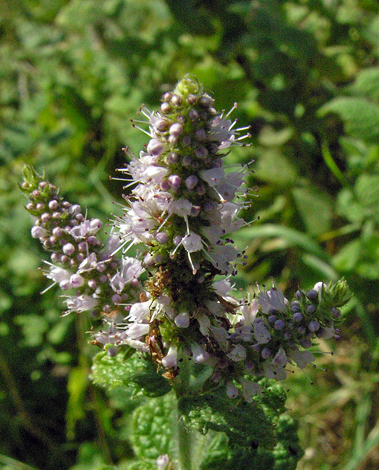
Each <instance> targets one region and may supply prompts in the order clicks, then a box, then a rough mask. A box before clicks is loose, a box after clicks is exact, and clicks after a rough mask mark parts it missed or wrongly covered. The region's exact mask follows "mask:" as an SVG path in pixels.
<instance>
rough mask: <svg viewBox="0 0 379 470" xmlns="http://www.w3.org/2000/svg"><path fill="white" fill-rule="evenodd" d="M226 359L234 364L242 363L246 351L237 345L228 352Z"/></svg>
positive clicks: (240, 345)
mask: <svg viewBox="0 0 379 470" xmlns="http://www.w3.org/2000/svg"><path fill="white" fill-rule="evenodd" d="M228 357H229V358H230V359H231V360H232V361H234V362H239V361H243V360H245V359H246V349H245V348H244V347H243V346H242V344H237V345H236V346H234V348H233V349H232V350H231V351H230V353H229V354H228Z"/></svg>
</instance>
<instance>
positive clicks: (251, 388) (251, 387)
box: [240, 379, 262, 403]
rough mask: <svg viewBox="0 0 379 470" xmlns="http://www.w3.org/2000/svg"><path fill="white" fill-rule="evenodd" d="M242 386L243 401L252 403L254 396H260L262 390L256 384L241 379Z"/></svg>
mask: <svg viewBox="0 0 379 470" xmlns="http://www.w3.org/2000/svg"><path fill="white" fill-rule="evenodd" d="M240 383H241V385H242V394H243V397H244V399H245V400H246V401H247V402H248V403H251V402H252V401H253V397H254V395H261V393H262V389H261V387H260V385H259V384H257V383H256V382H251V381H250V380H245V379H241V381H240Z"/></svg>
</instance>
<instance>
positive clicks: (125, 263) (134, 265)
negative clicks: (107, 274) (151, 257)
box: [109, 256, 144, 292]
mask: <svg viewBox="0 0 379 470" xmlns="http://www.w3.org/2000/svg"><path fill="white" fill-rule="evenodd" d="M143 271H144V269H143V267H142V266H141V263H140V262H139V260H137V259H135V258H130V257H128V256H125V257H124V258H123V259H122V263H121V269H120V271H119V272H118V273H116V274H115V275H114V276H113V277H112V279H111V280H110V281H109V284H110V286H111V287H112V289H113V290H114V291H115V292H122V290H123V289H124V287H125V285H126V284H128V283H130V282H131V281H132V280H133V279H138V278H139V276H140V275H141V274H142V273H143Z"/></svg>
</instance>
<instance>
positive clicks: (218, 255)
mask: <svg viewBox="0 0 379 470" xmlns="http://www.w3.org/2000/svg"><path fill="white" fill-rule="evenodd" d="M206 253H207V254H208V255H209V259H210V260H211V262H212V264H213V265H214V266H215V267H216V268H217V269H219V270H220V271H221V272H222V273H224V274H229V272H230V271H231V270H232V266H231V264H230V263H231V262H232V261H234V260H235V259H236V258H237V255H238V251H237V250H236V249H235V248H234V246H232V245H215V246H213V247H212V249H211V250H210V251H208V252H206Z"/></svg>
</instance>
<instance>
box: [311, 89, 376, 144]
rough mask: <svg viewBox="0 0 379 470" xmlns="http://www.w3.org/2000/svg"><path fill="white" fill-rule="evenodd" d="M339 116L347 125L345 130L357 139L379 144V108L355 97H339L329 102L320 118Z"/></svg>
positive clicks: (322, 109)
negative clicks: (331, 115)
mask: <svg viewBox="0 0 379 470" xmlns="http://www.w3.org/2000/svg"><path fill="white" fill-rule="evenodd" d="M327 113H335V114H338V115H339V116H340V117H341V119H342V120H343V121H344V123H345V130H346V133H347V134H350V135H351V136H353V137H356V138H357V139H363V140H365V141H367V142H370V143H378V142H379V106H377V105H376V104H374V103H372V102H370V101H368V100H366V99H364V98H355V97H338V98H335V99H333V100H332V101H329V103H327V104H326V105H324V106H323V107H322V108H321V109H320V110H319V114H320V116H325V115H326V114H327Z"/></svg>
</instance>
